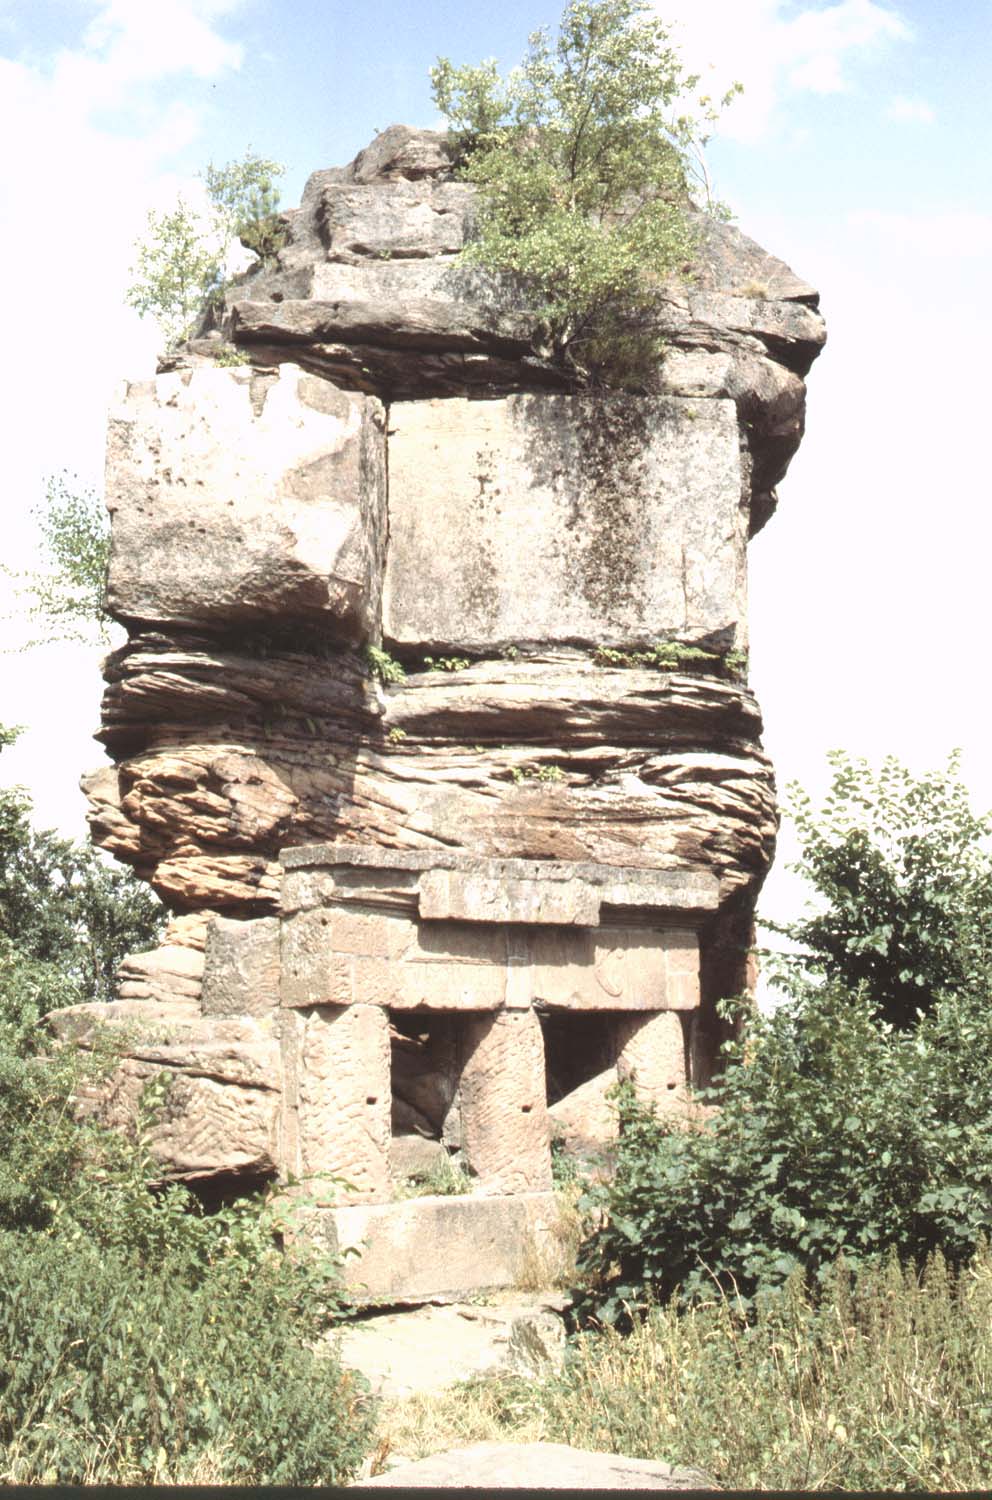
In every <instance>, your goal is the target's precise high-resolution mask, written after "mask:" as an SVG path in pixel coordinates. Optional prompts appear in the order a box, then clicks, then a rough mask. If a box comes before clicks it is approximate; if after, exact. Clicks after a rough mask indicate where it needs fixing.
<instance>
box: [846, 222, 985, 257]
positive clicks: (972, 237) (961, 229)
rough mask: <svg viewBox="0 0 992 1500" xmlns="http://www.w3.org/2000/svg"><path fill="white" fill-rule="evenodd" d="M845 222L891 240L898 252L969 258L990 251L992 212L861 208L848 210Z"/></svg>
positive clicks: (903, 254) (902, 254)
mask: <svg viewBox="0 0 992 1500" xmlns="http://www.w3.org/2000/svg"><path fill="white" fill-rule="evenodd" d="M847 222H848V223H849V224H850V225H851V226H852V227H853V228H855V229H863V230H866V231H867V232H868V233H869V234H873V235H875V236H878V237H882V238H884V239H885V240H889V241H891V242H892V244H893V245H894V246H896V247H897V248H898V251H899V254H900V256H906V255H913V254H917V255H925V256H928V257H933V256H937V257H940V258H941V259H945V260H947V259H950V260H960V259H962V258H963V259H967V260H972V259H974V258H976V257H978V256H983V257H984V256H988V255H989V254H992V213H979V212H977V211H972V210H968V209H959V210H953V209H948V210H943V211H940V212H935V213H884V212H882V211H880V210H878V209H865V210H862V211H861V212H859V213H853V214H849V215H848V219H847Z"/></svg>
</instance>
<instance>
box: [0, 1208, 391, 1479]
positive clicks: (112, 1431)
mask: <svg viewBox="0 0 992 1500" xmlns="http://www.w3.org/2000/svg"><path fill="white" fill-rule="evenodd" d="M201 1227H202V1225H201ZM207 1238H208V1236H204V1240H206V1239H207ZM209 1239H210V1240H211V1241H212V1243H211V1244H210V1253H209V1254H208V1255H205V1256H200V1257H195V1256H191V1255H190V1254H189V1253H188V1250H189V1247H188V1246H183V1245H179V1246H174V1247H173V1248H172V1249H171V1250H170V1251H169V1252H167V1253H166V1254H165V1255H164V1256H163V1257H161V1258H155V1259H154V1260H144V1259H143V1258H142V1257H141V1256H140V1255H139V1254H136V1253H135V1251H134V1250H133V1249H130V1248H128V1247H127V1246H123V1245H122V1246H119V1247H116V1248H115V1249H114V1250H112V1251H108V1250H107V1249H106V1248H105V1247H102V1246H100V1245H99V1244H97V1243H96V1242H95V1241H93V1240H92V1239H89V1238H87V1237H86V1236H85V1235H84V1234H83V1233H82V1232H79V1233H77V1234H76V1235H75V1236H73V1235H71V1234H61V1235H58V1236H50V1235H41V1234H34V1235H24V1234H16V1233H12V1232H10V1231H2V1232H0V1477H2V1478H4V1479H5V1480H6V1481H8V1482H11V1481H12V1482H18V1483H26V1482H39V1481H43V1482H47V1483H83V1482H99V1481H101V1480H103V1481H108V1480H113V1481H114V1482H117V1483H120V1482H124V1483H129V1482H130V1483H135V1482H151V1481H157V1482H162V1483H169V1482H173V1483H175V1482H182V1481H183V1480H184V1479H188V1477H189V1476H190V1475H191V1474H195V1473H196V1472H197V1471H199V1472H202V1471H203V1468H204V1467H207V1468H208V1470H209V1471H211V1472H212V1473H213V1475H214V1477H215V1480H216V1482H221V1483H240V1484H309V1485H313V1484H334V1483H337V1482H340V1481H342V1480H343V1479H344V1478H346V1477H347V1476H349V1475H350V1474H352V1473H353V1472H354V1471H355V1470H356V1469H357V1467H358V1465H359V1463H360V1462H361V1459H362V1457H363V1455H364V1452H365V1449H366V1447H367V1445H368V1440H369V1438H370V1427H371V1423H372V1419H373V1414H372V1411H371V1408H370V1406H369V1403H368V1401H367V1399H366V1397H365V1394H364V1392H363V1390H362V1389H361V1388H360V1386H359V1385H358V1383H357V1382H356V1378H355V1377H354V1376H352V1375H351V1374H349V1373H346V1372H344V1371H343V1370H342V1369H341V1367H340V1364H339V1362H338V1359H337V1355H336V1353H335V1352H334V1350H333V1349H332V1348H328V1349H325V1350H320V1349H317V1348H314V1347H312V1345H313V1343H314V1342H315V1341H316V1340H317V1338H318V1336H319V1335H320V1333H321V1332H322V1330H323V1329H324V1327H325V1326H326V1321H327V1299H326V1295H318V1292H323V1293H326V1288H323V1287H320V1285H319V1278H315V1277H314V1275H313V1269H312V1266H311V1265H310V1264H309V1263H308V1262H306V1261H297V1262H295V1263H294V1262H289V1261H287V1260H286V1259H285V1258H284V1257H283V1256H281V1255H279V1253H278V1252H276V1251H274V1250H273V1249H272V1248H271V1245H270V1247H269V1249H268V1251H266V1250H265V1249H264V1246H263V1244H262V1243H261V1242H256V1243H254V1244H252V1243H251V1242H250V1241H248V1242H246V1241H245V1240H244V1238H242V1240H241V1242H240V1243H239V1242H238V1240H237V1238H236V1237H232V1236H231V1234H230V1233H229V1232H228V1234H227V1235H226V1236H225V1235H224V1234H222V1233H220V1232H218V1231H217V1230H216V1229H215V1230H213V1231H212V1233H211V1234H210V1235H209ZM184 1250H185V1251H186V1252H187V1253H183V1252H184ZM334 1306H335V1304H334V1303H333V1302H332V1303H331V1307H332V1309H333V1307H334Z"/></svg>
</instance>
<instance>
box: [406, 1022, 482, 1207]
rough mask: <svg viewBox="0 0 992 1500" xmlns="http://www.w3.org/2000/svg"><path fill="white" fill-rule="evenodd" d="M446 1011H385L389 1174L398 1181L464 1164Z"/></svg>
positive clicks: (454, 1052)
mask: <svg viewBox="0 0 992 1500" xmlns="http://www.w3.org/2000/svg"><path fill="white" fill-rule="evenodd" d="M461 1019H463V1018H461V1017H459V1016H457V1015H453V1014H451V1013H450V1012H446V1011H434V1010H420V1011H391V1012H390V1015H389V1050H390V1089H391V1095H392V1103H391V1142H390V1176H391V1177H392V1179H393V1182H394V1183H395V1184H396V1185H397V1186H399V1185H401V1184H404V1183H409V1182H414V1183H415V1182H417V1181H422V1182H423V1181H430V1180H431V1179H432V1178H437V1177H439V1176H440V1174H442V1173H443V1172H444V1169H445V1168H446V1166H448V1165H449V1164H450V1165H453V1166H455V1167H457V1168H463V1165H464V1163H463V1158H462V1156H461V1145H462V1140H461V1119H460V1113H459V1108H458V1082H459V1077H460V1073H461V1067H460V1056H459V1036H458V1029H459V1024H458V1023H459V1021H460V1020H461Z"/></svg>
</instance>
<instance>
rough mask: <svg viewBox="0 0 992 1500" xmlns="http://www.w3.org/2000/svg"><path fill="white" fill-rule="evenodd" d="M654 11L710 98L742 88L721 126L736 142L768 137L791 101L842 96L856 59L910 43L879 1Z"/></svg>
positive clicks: (746, 1)
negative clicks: (811, 95)
mask: <svg viewBox="0 0 992 1500" xmlns="http://www.w3.org/2000/svg"><path fill="white" fill-rule="evenodd" d="M657 9H658V13H659V15H660V16H661V17H662V19H664V20H665V21H667V22H670V23H671V26H672V38H673V40H674V41H675V42H676V44H677V45H678V47H679V50H680V51H681V53H682V56H683V59H684V61H685V63H686V65H687V67H688V68H689V69H690V70H691V71H694V72H698V73H701V74H702V78H703V86H704V87H705V89H706V91H707V92H709V93H710V94H711V95H713V96H714V97H719V96H720V95H722V94H723V93H725V92H726V90H727V89H728V88H729V87H730V85H731V84H732V83H734V82H735V81H738V82H740V83H742V84H743V85H744V93H743V95H741V96H740V97H739V98H738V99H736V100H735V101H734V103H733V104H732V105H731V106H730V108H729V109H728V111H727V113H726V115H725V116H724V117H723V119H722V122H721V124H720V127H719V128H720V134H721V135H723V136H727V137H729V138H731V139H736V140H741V141H757V140H759V139H761V138H762V137H763V136H765V135H767V134H768V132H769V130H770V129H771V127H772V124H773V121H774V117H775V112H776V109H777V108H778V106H779V105H781V104H783V103H784V102H785V101H787V99H788V98H789V96H790V95H793V94H797V93H815V94H833V93H840V92H843V91H844V90H846V89H847V88H849V87H850V83H849V71H850V67H851V64H852V63H853V62H854V61H855V60H859V61H860V60H863V59H864V57H865V55H866V53H870V52H871V51H872V50H873V49H875V48H877V47H879V46H881V45H884V44H886V43H890V42H896V41H904V40H906V39H908V38H909V36H910V30H909V27H908V26H907V24H906V22H905V21H904V20H903V19H902V18H901V16H899V14H898V13H897V12H896V11H895V10H893V9H891V8H889V7H888V6H884V5H881V4H879V3H877V0H833V3H832V4H827V5H817V6H812V5H807V6H806V7H805V8H804V9H800V10H798V11H796V10H795V7H794V6H792V5H790V4H789V3H788V0H657Z"/></svg>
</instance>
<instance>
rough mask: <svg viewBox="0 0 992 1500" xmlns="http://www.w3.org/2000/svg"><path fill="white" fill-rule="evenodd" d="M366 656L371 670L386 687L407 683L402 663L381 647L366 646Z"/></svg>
mask: <svg viewBox="0 0 992 1500" xmlns="http://www.w3.org/2000/svg"><path fill="white" fill-rule="evenodd" d="M364 654H365V660H366V662H367V664H368V667H369V670H370V671H371V672H372V674H373V675H374V676H375V677H378V679H379V681H380V682H381V683H382V684H383V685H384V686H385V685H387V684H388V683H391V682H392V683H396V682H405V681H406V673H405V672H404V670H403V668H402V666H401V665H400V663H399V662H398V661H396V660H395V659H394V658H393V657H392V656H390V654H389V652H388V651H383V649H382V647H381V646H366V647H365V653H364Z"/></svg>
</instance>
